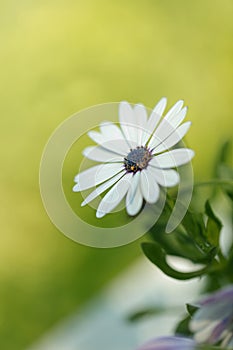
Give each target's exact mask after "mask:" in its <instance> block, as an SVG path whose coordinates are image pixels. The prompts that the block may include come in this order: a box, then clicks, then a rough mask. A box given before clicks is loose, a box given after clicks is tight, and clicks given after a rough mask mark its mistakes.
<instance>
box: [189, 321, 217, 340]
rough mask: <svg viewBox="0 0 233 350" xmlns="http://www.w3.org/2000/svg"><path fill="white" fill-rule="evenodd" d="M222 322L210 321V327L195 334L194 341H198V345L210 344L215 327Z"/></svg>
mask: <svg viewBox="0 0 233 350" xmlns="http://www.w3.org/2000/svg"><path fill="white" fill-rule="evenodd" d="M220 322H221V320H217V321H213V322H211V321H209V323H208V325H207V326H206V327H204V328H202V329H201V330H200V331H199V332H197V333H195V334H194V339H195V340H196V341H197V343H205V342H208V340H209V338H210V336H211V334H212V332H213V331H214V329H215V327H216V326H218V324H219V323H220Z"/></svg>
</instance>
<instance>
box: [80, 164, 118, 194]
mask: <svg viewBox="0 0 233 350" xmlns="http://www.w3.org/2000/svg"><path fill="white" fill-rule="evenodd" d="M122 170H123V166H122V165H121V164H119V163H115V164H114V163H112V164H111V163H109V164H100V165H96V166H94V167H92V168H89V169H87V170H84V171H83V172H81V173H79V174H78V175H76V176H75V178H74V181H75V182H77V184H76V185H75V186H74V187H73V191H74V192H79V191H83V190H87V189H88V188H91V187H94V186H97V185H99V184H100V183H101V182H104V181H106V180H108V179H109V178H111V177H112V176H114V175H116V174H118V173H119V172H120V171H122Z"/></svg>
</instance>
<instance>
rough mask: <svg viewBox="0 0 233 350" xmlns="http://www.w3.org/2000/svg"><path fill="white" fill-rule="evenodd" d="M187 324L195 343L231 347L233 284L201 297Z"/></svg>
mask: <svg viewBox="0 0 233 350" xmlns="http://www.w3.org/2000/svg"><path fill="white" fill-rule="evenodd" d="M198 306H200V308H199V309H198V310H197V311H196V312H195V313H194V315H193V317H192V320H191V322H190V324H189V327H190V330H191V331H192V332H193V333H194V339H195V340H196V342H197V343H202V344H203V343H205V344H217V343H220V344H221V347H222V348H224V349H233V285H230V286H228V287H226V288H224V289H222V290H220V291H217V292H215V293H212V294H210V295H208V296H207V297H205V298H203V299H202V300H201V301H200V302H199V303H198Z"/></svg>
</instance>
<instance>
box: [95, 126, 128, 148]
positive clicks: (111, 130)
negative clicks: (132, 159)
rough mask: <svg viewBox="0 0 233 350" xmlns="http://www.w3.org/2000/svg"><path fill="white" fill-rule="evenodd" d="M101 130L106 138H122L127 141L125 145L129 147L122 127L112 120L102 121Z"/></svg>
mask: <svg viewBox="0 0 233 350" xmlns="http://www.w3.org/2000/svg"><path fill="white" fill-rule="evenodd" d="M100 131H101V133H102V135H103V136H104V138H105V140H106V141H107V140H108V141H110V140H116V141H118V140H121V141H124V142H125V146H126V147H128V144H127V142H126V140H125V137H124V135H123V134H122V131H121V129H120V128H119V127H118V126H117V125H115V124H113V123H112V122H109V121H108V122H102V123H101V124H100Z"/></svg>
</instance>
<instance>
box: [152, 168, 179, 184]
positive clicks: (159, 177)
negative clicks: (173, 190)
mask: <svg viewBox="0 0 233 350" xmlns="http://www.w3.org/2000/svg"><path fill="white" fill-rule="evenodd" d="M148 168H149V169H150V171H151V172H152V174H153V177H154V180H155V181H156V182H157V183H158V184H159V185H161V186H164V187H173V186H176V185H178V183H179V181H180V176H179V174H178V173H177V171H175V170H173V169H169V170H163V169H159V168H154V167H153V166H150V165H149V167H148Z"/></svg>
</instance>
